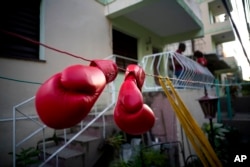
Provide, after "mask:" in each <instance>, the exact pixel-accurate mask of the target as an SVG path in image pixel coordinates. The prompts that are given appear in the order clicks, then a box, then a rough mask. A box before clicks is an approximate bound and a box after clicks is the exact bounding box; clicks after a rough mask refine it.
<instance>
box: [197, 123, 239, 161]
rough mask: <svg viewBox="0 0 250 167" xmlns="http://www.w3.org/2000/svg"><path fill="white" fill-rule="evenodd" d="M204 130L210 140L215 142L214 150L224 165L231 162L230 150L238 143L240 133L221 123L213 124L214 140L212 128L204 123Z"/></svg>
mask: <svg viewBox="0 0 250 167" xmlns="http://www.w3.org/2000/svg"><path fill="white" fill-rule="evenodd" d="M201 128H202V130H203V131H204V132H205V133H206V134H207V135H208V138H209V140H210V141H211V140H213V141H214V150H215V153H216V154H217V156H218V158H219V159H220V160H221V162H222V163H223V164H227V163H228V162H229V161H230V148H231V147H232V146H233V145H234V144H235V142H237V139H236V138H235V136H236V137H238V136H239V135H238V131H237V130H236V129H235V128H233V127H230V126H225V125H224V124H221V123H213V130H214V138H212V135H211V126H210V124H208V123H203V125H202V127H201Z"/></svg>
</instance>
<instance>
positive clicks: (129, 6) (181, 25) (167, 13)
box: [106, 0, 203, 42]
mask: <svg viewBox="0 0 250 167" xmlns="http://www.w3.org/2000/svg"><path fill="white" fill-rule="evenodd" d="M106 16H107V17H108V18H109V19H111V21H112V24H113V26H114V27H116V28H117V29H119V30H124V31H130V33H134V34H135V35H138V34H141V33H142V31H144V32H149V33H152V34H154V35H156V36H158V37H160V38H161V39H162V40H163V41H164V42H175V41H178V40H179V41H180V40H185V39H188V38H194V37H200V36H202V35H203V25H202V22H201V16H200V9H199V6H198V5H197V4H196V3H195V1H193V0H192V1H187V0H178V1H166V0H129V1H121V0H116V1H114V2H113V3H110V4H109V5H107V6H106ZM129 29H130V30H129ZM173 37H174V38H173Z"/></svg>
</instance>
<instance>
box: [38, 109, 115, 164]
mask: <svg viewBox="0 0 250 167" xmlns="http://www.w3.org/2000/svg"><path fill="white" fill-rule="evenodd" d="M94 117H95V115H94V114H92V113H90V114H89V115H88V116H87V117H86V118H85V119H84V122H82V123H81V124H78V125H76V126H74V127H72V128H70V129H68V130H67V134H66V135H65V134H63V133H62V131H58V133H57V137H58V139H59V143H58V145H56V144H55V143H54V142H53V141H50V142H47V143H46V150H45V155H46V158H48V157H49V156H50V155H52V154H53V153H55V152H56V151H57V150H58V149H59V148H60V147H61V146H63V145H64V143H65V142H67V141H68V140H70V139H71V138H72V137H74V136H75V135H76V134H77V133H78V132H79V131H80V130H81V129H82V128H84V127H85V126H86V125H87V124H88V123H89V121H91V120H92V119H93V118H94ZM104 120H105V124H103V121H104ZM114 130H117V127H116V125H115V124H114V121H113V114H112V111H110V112H109V111H108V112H107V113H105V114H104V115H103V116H101V117H100V118H98V119H97V120H96V122H94V123H93V124H91V125H90V126H89V127H88V128H87V129H86V130H85V131H84V132H83V133H81V134H80V135H79V136H78V137H76V138H75V139H74V140H73V141H72V142H71V143H70V144H69V145H68V146H66V148H64V149H63V150H61V151H60V152H59V153H58V154H57V156H56V157H54V158H52V159H51V160H50V161H49V162H48V163H46V165H44V166H54V167H56V166H58V167H92V166H93V165H94V164H95V163H96V161H97V160H98V159H99V158H100V156H101V155H102V151H101V150H100V149H99V147H100V146H101V145H102V144H103V142H104V140H105V138H106V137H107V136H110V135H111V134H112V132H113V131H114ZM40 147H41V146H40Z"/></svg>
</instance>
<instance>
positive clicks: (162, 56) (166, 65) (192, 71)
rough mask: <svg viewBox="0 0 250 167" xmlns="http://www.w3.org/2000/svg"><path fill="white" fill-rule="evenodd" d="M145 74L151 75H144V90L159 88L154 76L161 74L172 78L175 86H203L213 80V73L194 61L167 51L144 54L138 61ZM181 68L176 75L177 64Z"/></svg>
mask: <svg viewBox="0 0 250 167" xmlns="http://www.w3.org/2000/svg"><path fill="white" fill-rule="evenodd" d="M140 64H141V65H142V67H143V69H144V70H145V71H146V73H147V74H152V75H153V77H146V80H145V83H144V87H143V88H144V90H145V91H147V90H159V89H161V86H160V84H159V81H158V79H156V78H155V77H157V76H163V77H168V78H171V79H172V80H173V85H174V87H175V88H182V89H183V88H192V89H200V88H203V86H204V84H209V83H213V82H214V79H215V78H214V76H213V74H212V73H211V72H210V71H209V70H208V69H207V68H206V67H204V66H202V65H200V64H199V63H197V62H196V61H194V60H192V59H191V58H188V57H186V56H183V55H181V54H179V53H176V52H173V51H169V52H162V53H157V54H152V55H147V56H144V57H143V58H142V60H141V63H140ZM176 64H179V68H181V71H180V73H179V74H178V75H177V72H178V71H177V66H176Z"/></svg>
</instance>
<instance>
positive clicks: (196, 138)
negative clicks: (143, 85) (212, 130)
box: [159, 77, 222, 167]
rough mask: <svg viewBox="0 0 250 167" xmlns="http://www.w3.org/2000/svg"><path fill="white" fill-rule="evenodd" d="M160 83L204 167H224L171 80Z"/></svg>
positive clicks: (165, 79)
mask: <svg viewBox="0 0 250 167" xmlns="http://www.w3.org/2000/svg"><path fill="white" fill-rule="evenodd" d="M159 82H160V84H161V86H162V88H163V90H164V92H165V94H166V96H167V98H168V100H169V102H170V104H171V106H172V107H173V110H174V111H175V113H176V115H177V117H178V119H179V121H180V123H181V125H182V127H183V129H184V131H185V133H186V135H187V137H188V139H189V141H190V142H191V144H192V145H193V147H194V150H195V151H196V154H197V156H198V157H199V158H200V160H201V162H202V163H203V165H204V167H209V166H212V167H222V164H221V162H220V160H219V159H218V157H217V155H216V153H215V151H214V150H213V148H212V146H211V145H210V143H209V141H208V139H207V137H206V135H205V134H204V132H203V131H202V130H201V128H200V127H199V125H198V123H197V122H196V121H195V119H194V118H193V117H192V115H191V114H190V112H189V111H188V109H187V107H186V106H185V104H184V102H183V101H182V99H181V98H180V96H179V95H178V93H177V92H176V91H175V88H174V86H173V84H172V82H171V81H170V79H169V78H163V77H159ZM167 87H169V89H170V90H168V88H167ZM170 92H171V93H170ZM209 164H210V165H209Z"/></svg>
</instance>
